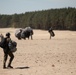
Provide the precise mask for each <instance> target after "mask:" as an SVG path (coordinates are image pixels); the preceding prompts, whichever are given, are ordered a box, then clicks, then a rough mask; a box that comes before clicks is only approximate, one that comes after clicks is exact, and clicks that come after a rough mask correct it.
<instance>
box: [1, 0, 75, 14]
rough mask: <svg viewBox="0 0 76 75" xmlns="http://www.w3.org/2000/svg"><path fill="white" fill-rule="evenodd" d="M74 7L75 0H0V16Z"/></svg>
mask: <svg viewBox="0 0 76 75" xmlns="http://www.w3.org/2000/svg"><path fill="white" fill-rule="evenodd" d="M65 7H75V8H76V0H0V14H14V13H17V14H19V13H25V12H28V11H38V10H47V9H51V8H52V9H53V8H65Z"/></svg>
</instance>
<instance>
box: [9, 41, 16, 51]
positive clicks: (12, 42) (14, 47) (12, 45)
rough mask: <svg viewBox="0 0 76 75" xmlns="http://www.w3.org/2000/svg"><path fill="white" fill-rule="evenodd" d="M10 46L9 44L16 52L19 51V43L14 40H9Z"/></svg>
mask: <svg viewBox="0 0 76 75" xmlns="http://www.w3.org/2000/svg"><path fill="white" fill-rule="evenodd" d="M8 46H9V49H10V50H11V51H12V52H16V51H17V48H16V47H17V43H16V42H15V41H13V40H11V41H9V43H8Z"/></svg>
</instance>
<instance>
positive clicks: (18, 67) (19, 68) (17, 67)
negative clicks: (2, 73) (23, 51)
mask: <svg viewBox="0 0 76 75" xmlns="http://www.w3.org/2000/svg"><path fill="white" fill-rule="evenodd" d="M29 68H30V67H28V66H27V67H16V68H15V69H29Z"/></svg>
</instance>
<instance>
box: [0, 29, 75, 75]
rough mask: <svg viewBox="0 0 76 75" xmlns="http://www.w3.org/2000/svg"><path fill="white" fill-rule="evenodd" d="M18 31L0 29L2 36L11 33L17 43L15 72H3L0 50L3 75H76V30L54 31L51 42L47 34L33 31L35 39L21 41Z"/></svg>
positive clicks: (1, 54) (1, 73) (0, 66)
mask: <svg viewBox="0 0 76 75" xmlns="http://www.w3.org/2000/svg"><path fill="white" fill-rule="evenodd" d="M15 30H16V29H13V28H5V29H0V33H2V34H3V35H5V33H6V32H10V33H11V38H12V40H15V41H16V42H17V52H15V53H14V56H15V58H14V60H13V62H12V66H13V67H14V69H3V50H2V49H1V48H0V75H76V31H54V32H55V37H52V39H51V40H50V39H49V37H50V35H49V33H48V31H43V30H34V35H33V40H31V39H29V40H28V39H26V40H23V39H22V40H18V39H17V38H16V37H15V35H14V34H15ZM8 61H9V58H8V60H7V64H8Z"/></svg>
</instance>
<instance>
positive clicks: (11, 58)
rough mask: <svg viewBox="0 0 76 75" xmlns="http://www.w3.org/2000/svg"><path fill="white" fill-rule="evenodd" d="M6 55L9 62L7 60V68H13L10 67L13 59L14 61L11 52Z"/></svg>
mask: <svg viewBox="0 0 76 75" xmlns="http://www.w3.org/2000/svg"><path fill="white" fill-rule="evenodd" d="M8 55H9V56H10V60H9V63H8V67H10V68H13V67H12V66H11V63H12V61H13V59H14V55H13V53H12V52H11V51H10V52H9V53H8Z"/></svg>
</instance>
